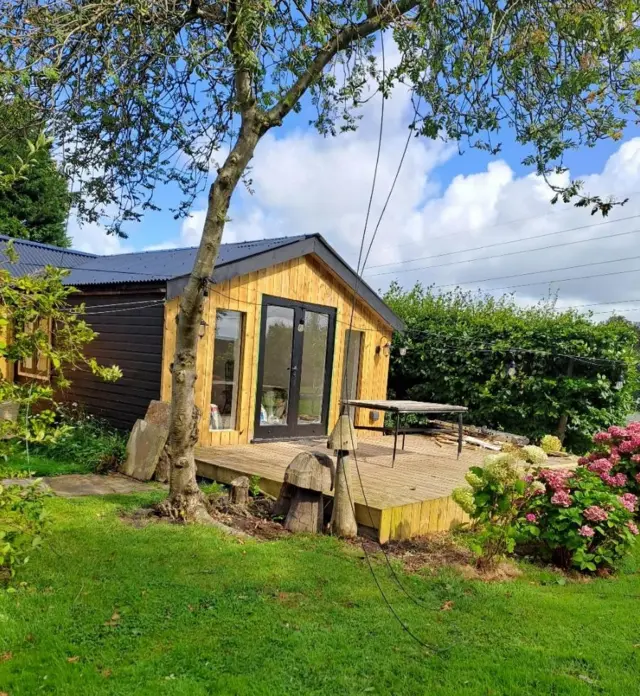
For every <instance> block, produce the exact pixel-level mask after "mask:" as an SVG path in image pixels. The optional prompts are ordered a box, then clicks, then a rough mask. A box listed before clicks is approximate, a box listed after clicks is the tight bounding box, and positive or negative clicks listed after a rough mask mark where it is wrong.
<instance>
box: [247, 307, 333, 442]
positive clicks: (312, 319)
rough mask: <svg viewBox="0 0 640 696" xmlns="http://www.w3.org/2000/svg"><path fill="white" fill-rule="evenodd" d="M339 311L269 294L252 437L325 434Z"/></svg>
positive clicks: (261, 336)
mask: <svg viewBox="0 0 640 696" xmlns="http://www.w3.org/2000/svg"><path fill="white" fill-rule="evenodd" d="M335 319H336V310H335V309H333V308H331V307H323V306H321V305H312V304H308V303H300V302H291V301H290V300H285V299H283V298H280V297H270V296H265V297H264V298H263V302H262V322H261V329H260V355H259V361H258V389H257V394H256V401H257V403H256V422H255V430H254V436H255V437H256V438H258V439H261V438H286V437H313V436H317V435H326V432H327V419H328V413H329V397H330V392H331V371H332V367H333V344H334V336H335Z"/></svg>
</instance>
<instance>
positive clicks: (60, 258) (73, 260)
mask: <svg viewBox="0 0 640 696" xmlns="http://www.w3.org/2000/svg"><path fill="white" fill-rule="evenodd" d="M9 241H11V242H13V248H14V250H15V252H16V254H17V256H18V260H17V261H16V262H15V263H12V262H11V261H10V260H9V258H8V256H7V254H6V253H5V248H6V245H7V242H9ZM94 258H95V255H94V254H87V253H85V252H83V251H74V250H73V249H61V248H60V247H55V246H51V245H50V244H40V243H39V242H32V241H30V240H28V239H12V238H11V237H7V236H5V235H3V234H1V235H0V268H2V269H5V270H8V271H9V272H10V273H11V275H12V276H14V277H19V276H25V275H29V274H32V273H37V272H38V271H39V270H40V269H41V268H42V267H43V266H56V267H57V268H76V267H77V266H81V265H83V264H85V263H87V261H91V260H92V259H94Z"/></svg>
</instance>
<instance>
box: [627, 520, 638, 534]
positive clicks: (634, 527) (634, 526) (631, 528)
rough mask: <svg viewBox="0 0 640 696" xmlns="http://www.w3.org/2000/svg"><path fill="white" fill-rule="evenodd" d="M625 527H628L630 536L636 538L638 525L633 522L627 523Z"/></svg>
mask: <svg viewBox="0 0 640 696" xmlns="http://www.w3.org/2000/svg"><path fill="white" fill-rule="evenodd" d="M627 527H629V531H630V532H631V534H633V535H634V536H638V525H637V524H636V523H635V522H627Z"/></svg>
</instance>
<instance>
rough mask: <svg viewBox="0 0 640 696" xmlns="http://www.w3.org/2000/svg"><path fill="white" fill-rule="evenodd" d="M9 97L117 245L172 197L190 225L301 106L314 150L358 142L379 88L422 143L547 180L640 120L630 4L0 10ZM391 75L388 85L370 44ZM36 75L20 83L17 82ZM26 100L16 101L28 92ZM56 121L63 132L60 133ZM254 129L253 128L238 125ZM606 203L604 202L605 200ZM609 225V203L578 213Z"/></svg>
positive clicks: (542, 0)
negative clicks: (253, 139) (395, 53)
mask: <svg viewBox="0 0 640 696" xmlns="http://www.w3.org/2000/svg"><path fill="white" fill-rule="evenodd" d="M0 7H2V13H0V17H2V18H1V19H0V50H1V51H2V54H3V62H4V67H3V68H2V69H1V71H2V73H3V79H2V81H1V82H0V84H1V85H2V86H3V87H4V89H5V90H6V91H8V92H11V91H12V90H15V88H16V85H19V88H20V89H21V90H22V89H25V90H26V92H27V93H28V94H29V95H30V96H31V97H33V98H34V101H35V103H37V104H38V105H39V106H40V108H42V110H43V114H44V115H45V116H46V117H47V118H48V120H49V123H50V128H51V130H52V132H53V134H54V135H55V137H56V138H57V143H58V146H59V147H60V148H61V150H63V151H64V162H65V167H67V168H68V169H70V170H73V171H74V172H75V173H76V174H77V175H78V179H79V188H80V192H81V196H80V201H79V212H80V214H81V216H83V217H85V218H87V219H90V220H95V219H97V217H99V216H100V214H101V213H105V212H108V213H109V214H110V215H111V217H112V219H113V229H114V230H115V231H119V230H120V223H121V222H122V221H123V220H136V219H139V218H140V217H141V216H142V215H143V214H144V211H145V210H148V209H154V208H156V207H157V206H158V205H159V202H158V200H157V199H156V198H155V197H154V192H155V189H156V186H158V185H159V184H163V183H167V182H173V183H176V184H178V186H179V187H180V189H181V190H182V193H183V198H182V201H181V204H180V205H179V207H178V209H177V211H176V212H177V213H181V214H186V212H188V209H189V206H190V204H191V203H192V201H193V198H194V196H195V195H196V194H197V192H198V191H199V190H201V189H202V187H203V186H204V185H205V183H206V179H207V174H208V172H209V170H210V168H211V160H212V158H215V157H216V153H219V152H222V151H226V150H227V149H228V148H229V147H232V146H233V144H234V143H235V142H236V140H237V138H238V136H239V135H240V132H241V123H242V122H243V116H242V114H243V113H244V114H246V113H247V109H249V108H251V109H253V110H254V111H255V114H256V117H257V121H258V122H259V128H260V130H261V131H262V132H263V133H264V132H265V131H266V130H268V129H269V128H272V127H274V126H278V125H280V124H281V123H282V120H283V119H284V118H285V117H286V116H287V115H288V114H289V113H290V112H291V111H292V110H293V111H298V110H299V109H300V108H301V103H302V101H301V100H302V98H303V97H304V98H305V100H306V101H305V103H306V104H307V106H308V107H309V109H310V112H311V116H310V120H311V123H312V125H313V126H315V127H316V128H317V129H318V130H319V131H320V132H321V133H325V134H335V133H336V132H338V131H340V130H343V129H352V128H355V127H356V126H357V121H358V107H359V106H360V105H361V104H362V102H363V100H364V99H365V98H366V97H367V90H368V89H369V87H370V86H371V85H373V86H374V89H379V90H381V91H382V92H383V93H384V94H385V95H387V96H388V95H389V94H390V90H391V88H392V86H393V85H395V84H398V83H404V84H406V85H408V86H409V87H410V89H412V90H413V92H414V94H415V97H416V99H415V101H414V106H415V108H416V111H417V117H416V122H415V124H414V128H415V131H416V133H417V134H421V135H423V136H426V137H428V138H447V139H449V140H453V141H455V142H457V143H459V144H460V147H461V148H467V147H475V148H481V149H483V150H487V151H489V152H491V153H498V152H499V151H500V149H501V146H502V143H501V138H503V137H504V131H509V136H508V137H513V138H514V139H515V140H517V141H518V142H519V143H520V144H521V145H522V146H523V147H524V148H525V150H527V151H528V152H527V155H526V157H525V159H524V163H525V164H526V165H527V166H529V167H531V168H533V169H534V170H535V171H537V172H538V173H540V174H542V175H544V176H546V177H549V178H550V183H551V184H552V185H553V186H554V188H555V192H556V193H557V194H559V195H561V196H566V197H568V198H571V197H574V196H575V195H576V194H577V193H578V187H577V186H576V183H578V184H579V182H568V181H562V182H561V180H560V178H559V177H553V174H554V173H558V172H562V171H563V162H564V155H565V154H566V152H567V151H568V150H570V149H572V148H577V147H581V146H592V145H594V144H595V143H596V142H597V141H599V140H601V139H603V138H619V137H620V136H621V134H622V132H623V131H624V128H625V127H626V125H627V123H628V122H629V121H630V120H632V121H633V120H635V119H636V118H637V116H638V108H639V107H638V102H639V101H640V98H639V96H638V94H639V92H638V63H637V54H636V51H637V48H638V45H639V42H640V34H639V30H638V6H637V3H636V2H635V1H634V0H515V1H512V0H507V1H499V0H464V1H460V0H398V1H397V2H389V1H382V2H379V3H375V2H372V1H371V0H368V1H365V0H340V1H330V0H322V1H320V2H319V1H317V0H312V1H310V2H306V1H304V0H294V1H293V2H285V1H280V0H278V1H276V2H272V1H271V0H224V1H217V0H216V1H213V0H169V1H167V2H154V1H152V0H128V1H124V2H123V1H121V0H88V1H87V0H65V1H64V2H58V1H57V0H55V1H54V0H18V1H14V0H11V1H8V0H3V1H2V2H0ZM380 31H383V32H384V33H385V35H386V40H387V42H389V43H390V42H391V41H393V42H395V44H396V45H397V47H398V49H399V51H400V60H399V61H397V62H396V63H394V64H393V65H390V66H387V68H386V70H383V66H382V63H381V61H380V60H379V56H378V55H377V54H378V52H379V49H378V48H377V47H376V41H375V38H374V37H375V36H376V35H377V33H379V32H380ZM27 71H28V73H29V78H25V74H26V73H27ZM25 82H26V83H27V84H26V87H25ZM52 114H55V117H54V118H52ZM244 120H245V121H246V119H244ZM605 193H606V192H605ZM576 200H577V202H579V203H580V204H582V205H594V206H595V208H596V209H599V210H604V212H607V211H608V209H609V203H610V202H609V201H608V199H606V197H604V198H601V197H599V196H591V195H585V196H582V197H578V198H577V199H576Z"/></svg>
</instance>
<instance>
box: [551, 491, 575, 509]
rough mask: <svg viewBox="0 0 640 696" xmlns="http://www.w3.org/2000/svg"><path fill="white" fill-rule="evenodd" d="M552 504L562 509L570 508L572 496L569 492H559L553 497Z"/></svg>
mask: <svg viewBox="0 0 640 696" xmlns="http://www.w3.org/2000/svg"><path fill="white" fill-rule="evenodd" d="M551 502H552V503H553V504H554V505H559V506H560V507H569V506H570V505H571V502H572V500H571V496H570V495H569V493H567V491H564V490H558V491H556V492H555V493H554V494H553V495H552V496H551Z"/></svg>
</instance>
